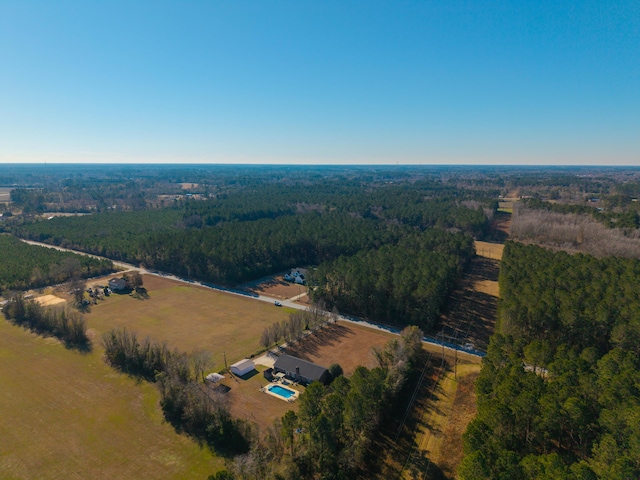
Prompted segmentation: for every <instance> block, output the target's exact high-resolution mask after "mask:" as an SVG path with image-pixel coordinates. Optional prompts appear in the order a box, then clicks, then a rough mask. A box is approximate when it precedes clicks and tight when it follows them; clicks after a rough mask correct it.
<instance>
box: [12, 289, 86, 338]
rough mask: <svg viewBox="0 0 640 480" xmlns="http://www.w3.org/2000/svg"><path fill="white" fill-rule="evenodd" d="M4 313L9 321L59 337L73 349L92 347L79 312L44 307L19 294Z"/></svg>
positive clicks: (37, 331) (40, 332)
mask: <svg viewBox="0 0 640 480" xmlns="http://www.w3.org/2000/svg"><path fill="white" fill-rule="evenodd" d="M3 313H4V316H5V318H6V319H7V320H10V321H12V322H13V323H15V324H17V325H21V326H23V327H26V328H28V329H29V330H31V331H33V332H36V333H39V334H43V335H51V336H54V337H57V338H58V339H60V340H62V341H63V342H64V343H65V344H66V345H67V346H69V347H71V348H80V349H86V348H89V347H90V341H89V338H88V337H87V323H86V321H85V320H84V317H82V315H80V314H79V313H78V312H75V311H71V310H66V309H60V308H50V307H43V306H42V305H40V304H39V303H38V302H36V301H34V300H25V299H24V297H23V296H22V295H20V294H18V295H15V296H14V297H13V298H12V299H11V300H9V302H8V303H7V304H6V305H5V306H4V308H3Z"/></svg>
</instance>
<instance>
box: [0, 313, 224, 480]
mask: <svg viewBox="0 0 640 480" xmlns="http://www.w3.org/2000/svg"><path fill="white" fill-rule="evenodd" d="M0 372H1V374H0V412H2V414H1V415H0V439H2V440H1V441H0V478H39V479H48V478H51V479H59V478H67V479H86V478H92V479H116V478H121V479H125V478H148V479H154V478H157V479H165V478H171V479H191V478H206V477H207V475H209V474H211V473H213V472H215V471H216V470H217V469H219V468H220V467H222V465H223V462H222V460H221V459H217V458H214V457H213V456H212V455H211V453H209V452H208V451H207V450H204V449H201V448H200V447H199V446H198V445H197V444H196V443H194V442H193V441H191V440H190V439H189V438H187V437H185V436H184V435H179V434H177V433H176V432H175V431H174V430H173V428H172V427H171V426H170V425H168V424H166V423H164V421H163V418H162V416H161V412H160V409H159V408H158V406H157V403H158V393H157V391H156V389H155V387H154V386H153V385H150V384H147V383H145V382H142V383H137V382H136V381H135V380H133V379H131V378H128V377H126V376H124V375H120V374H118V373H116V372H115V371H114V370H113V369H111V368H110V367H108V366H107V365H106V364H105V363H104V362H103V361H102V353H101V351H100V349H96V350H95V351H94V352H92V353H89V354H84V355H83V354H80V353H77V352H74V351H70V350H67V349H65V348H64V347H63V346H62V345H61V344H60V343H59V342H57V341H56V340H53V339H47V338H42V337H39V336H37V335H35V334H31V333H29V332H27V331H25V330H23V329H21V328H19V327H16V326H13V325H11V324H10V323H8V322H6V321H5V320H4V319H2V320H0Z"/></svg>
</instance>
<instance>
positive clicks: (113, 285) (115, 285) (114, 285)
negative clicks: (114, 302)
mask: <svg viewBox="0 0 640 480" xmlns="http://www.w3.org/2000/svg"><path fill="white" fill-rule="evenodd" d="M109 288H110V289H111V290H113V291H114V292H119V291H122V290H124V289H126V288H127V282H126V281H125V280H124V278H112V279H110V280H109Z"/></svg>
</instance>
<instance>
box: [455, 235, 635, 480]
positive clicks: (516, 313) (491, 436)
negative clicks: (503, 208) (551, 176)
mask: <svg viewBox="0 0 640 480" xmlns="http://www.w3.org/2000/svg"><path fill="white" fill-rule="evenodd" d="M500 291H501V303H500V308H499V325H498V329H497V333H496V334H495V335H494V336H493V338H492V339H491V343H490V346H489V349H488V352H487V356H486V358H485V361H484V364H483V368H482V371H481V374H480V377H479V379H478V382H477V392H478V414H477V416H476V418H475V419H474V420H473V421H472V422H471V423H470V424H469V427H468V429H467V432H466V433H465V454H466V455H465V458H464V459H463V462H462V464H461V466H460V470H459V474H460V476H461V477H462V478H464V479H465V480H471V479H481V478H482V479H507V478H514V479H516V478H532V479H540V480H542V479H548V478H554V479H576V480H577V479H585V478H594V479H595V478H608V479H628V478H640V423H639V422H638V418H640V356H639V354H640V347H639V345H640V313H639V312H640V293H639V292H640V261H637V260H626V259H620V258H613V257H609V258H604V259H600V260H598V259H596V258H594V257H591V256H587V255H580V254H578V255H573V256H570V255H568V254H566V253H564V252H558V253H553V252H551V251H548V250H545V249H542V248H540V247H536V246H524V245H522V244H517V243H513V242H509V243H507V244H506V246H505V250H504V256H503V265H502V268H501V272H500Z"/></svg>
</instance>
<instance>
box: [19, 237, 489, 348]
mask: <svg viewBox="0 0 640 480" xmlns="http://www.w3.org/2000/svg"><path fill="white" fill-rule="evenodd" d="M19 240H21V241H22V242H24V243H28V244H29V245H36V246H39V247H45V248H53V249H54V250H59V251H61V252H71V253H75V254H78V255H85V256H87V257H93V258H97V259H100V260H111V259H110V258H106V257H101V256H99V255H93V254H91V253H86V252H81V251H78V250H72V249H70V248H63V247H58V246H56V245H50V244H48V243H42V242H35V241H33V240H25V239H22V238H21V239H19ZM111 261H112V262H113V264H114V265H115V266H116V267H118V268H122V269H123V270H124V271H126V272H130V271H137V272H140V274H144V275H155V276H157V277H163V278H169V279H171V280H175V281H177V282H182V283H188V284H190V285H198V286H201V287H204V288H210V289H212V290H218V291H220V292H225V293H229V294H232V295H238V296H241V297H244V298H250V299H253V300H258V301H262V302H268V303H271V304H274V303H275V302H276V301H278V302H280V303H281V304H282V306H283V307H288V308H293V309H296V310H306V309H307V307H306V306H305V305H300V304H299V303H295V300H297V299H298V298H299V297H301V296H302V295H297V296H295V297H292V298H290V299H288V300H280V299H277V298H273V297H269V296H266V295H258V294H253V293H248V292H243V291H241V290H235V289H233V288H227V287H223V286H220V285H214V284H212V283H209V282H199V281H196V280H189V279H185V278H182V277H178V276H176V275H173V274H170V273H164V272H159V271H157V270H147V269H145V268H142V267H138V266H136V265H132V264H130V263H125V262H120V261H117V260H111ZM123 273H124V272H123ZM326 313H327V314H329V313H330V312H326ZM338 318H339V320H341V321H344V322H348V323H353V324H356V325H362V326H363V327H367V328H371V329H374V330H380V331H383V332H388V333H393V334H395V335H398V334H400V331H401V330H402V329H401V328H398V327H393V326H390V325H384V324H381V323H376V322H371V321H369V320H364V319H361V318H358V317H353V316H349V315H339V316H338ZM422 342H423V343H425V344H428V345H432V346H436V347H443V348H444V349H446V350H452V351H455V350H457V351H459V352H461V353H464V354H467V355H472V356H476V357H484V355H485V352H482V351H479V350H467V349H465V348H462V347H461V346H459V345H455V344H451V343H448V342H442V341H439V340H437V339H435V338H430V337H423V338H422Z"/></svg>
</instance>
